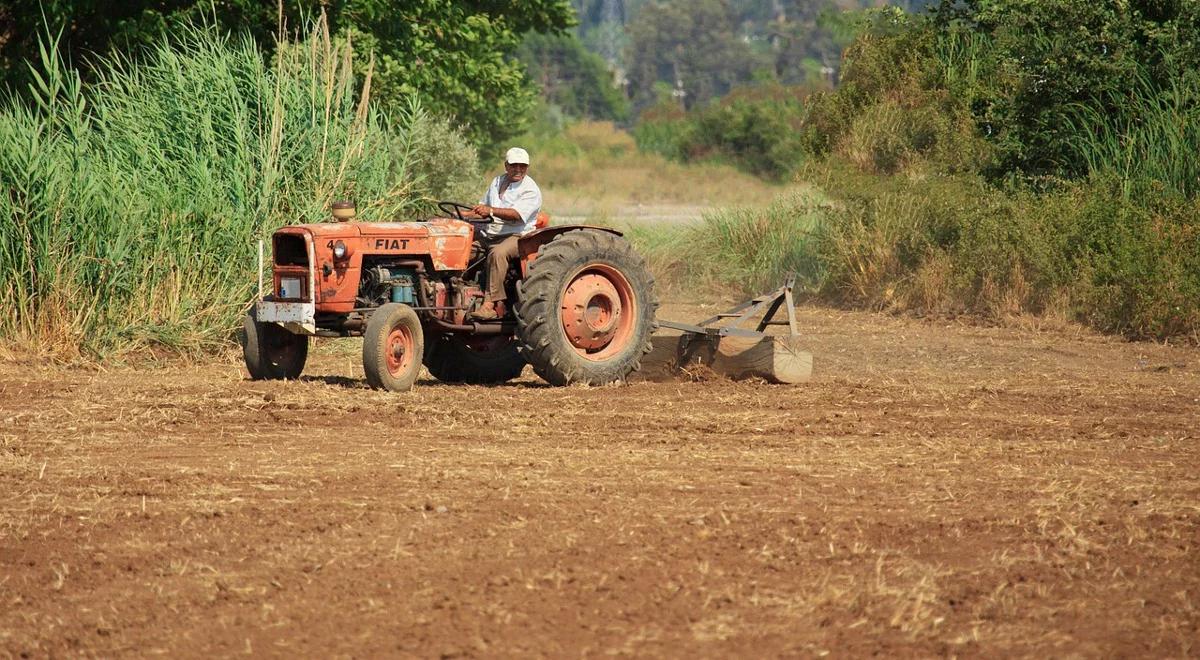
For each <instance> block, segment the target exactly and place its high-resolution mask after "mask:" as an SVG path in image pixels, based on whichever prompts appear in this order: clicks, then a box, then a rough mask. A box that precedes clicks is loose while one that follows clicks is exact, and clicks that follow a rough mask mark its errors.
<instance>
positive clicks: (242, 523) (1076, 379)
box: [0, 305, 1200, 657]
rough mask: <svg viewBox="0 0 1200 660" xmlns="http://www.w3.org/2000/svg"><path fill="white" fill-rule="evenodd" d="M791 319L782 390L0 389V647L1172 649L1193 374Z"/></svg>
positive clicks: (332, 368)
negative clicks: (797, 346) (801, 347)
mask: <svg viewBox="0 0 1200 660" xmlns="http://www.w3.org/2000/svg"><path fill="white" fill-rule="evenodd" d="M711 311H713V310H712V309H711V308H707V309H700V308H698V307H696V306H678V305H677V306H673V307H667V308H666V309H665V310H664V313H663V316H665V317H669V318H675V319H679V320H689V319H695V318H700V317H703V316H705V315H707V313H709V312H711ZM800 318H801V322H802V326H803V328H804V331H805V333H806V334H807V335H808V336H809V338H810V348H811V350H812V352H813V354H814V365H815V370H814V380H813V382H811V383H809V384H807V385H803V386H794V387H788V386H773V385H768V384H765V383H760V382H738V383H734V382H728V381H724V380H720V379H715V378H712V377H704V376H703V375H699V374H698V375H697V378H698V380H694V381H689V380H682V381H680V382H673V383H665V384H663V383H657V384H654V383H641V384H630V385H626V386H613V387H596V388H585V387H567V388H549V387H545V386H543V385H542V384H541V383H540V381H538V380H537V379H536V378H535V377H533V376H532V375H527V376H525V377H523V378H522V379H521V380H520V381H519V382H516V383H513V384H509V385H506V386H500V387H492V388H485V387H469V386H457V385H455V386H448V385H441V384H438V383H436V382H432V381H428V382H423V383H422V384H421V385H420V386H419V387H418V389H417V390H416V391H414V392H412V393H409V394H390V393H382V392H375V391H371V390H368V389H366V388H365V385H364V382H363V380H362V370H361V367H360V366H359V365H358V364H357V361H358V360H357V357H356V353H355V351H356V350H357V345H356V344H353V343H349V344H346V342H336V343H335V342H331V343H329V344H327V345H323V346H321V347H319V348H318V350H317V351H316V354H315V355H314V356H313V357H312V359H311V360H310V363H309V367H308V368H307V369H306V372H305V373H306V376H305V377H304V378H303V380H301V381H299V382H251V381H249V380H247V379H246V377H245V375H244V371H243V370H242V368H241V366H240V363H239V362H238V359H237V357H236V356H234V355H232V353H231V355H230V356H229V358H228V359H226V360H224V361H223V362H221V363H217V364H206V365H201V366H180V365H165V366H159V367H154V368H146V367H143V368H121V369H109V370H95V369H92V370H88V369H72V368H64V367H49V366H44V365H39V364H33V363H20V362H10V363H5V364H3V365H0V656H2V655H12V656H26V655H28V656H34V657H40V656H47V655H50V656H64V655H96V656H106V657H107V656H124V655H137V656H143V655H155V654H163V655H183V656H203V655H210V654H220V655H236V654H242V653H245V654H255V655H271V656H294V655H297V654H301V653H303V654H304V655H308V656H315V657H323V656H329V655H335V656H360V657H370V656H379V655H417V656H446V657H451V656H495V655H501V656H530V655H533V656H540V655H553V656H560V655H567V656H578V655H608V654H632V655H654V656H660V655H667V656H695V655H700V656H708V657H726V656H729V655H732V654H737V655H740V656H745V657H761V656H779V655H786V656H808V655H818V656H819V655H825V654H827V653H829V654H832V655H834V656H845V655H853V656H859V655H868V654H886V655H904V656H929V655H981V654H982V655H997V654H1004V655H1012V654H1019V655H1026V654H1028V655H1037V656H1057V657H1062V656H1073V655H1076V656H1098V655H1105V656H1149V657H1161V656H1187V655H1194V654H1196V653H1197V652H1198V651H1200V630H1198V628H1197V626H1198V623H1200V611H1198V608H1200V351H1198V350H1197V349H1195V348H1183V347H1164V346H1159V345H1154V344H1136V343H1127V342H1123V341H1120V340H1117V339H1111V338H1103V337H1097V336H1094V335H1090V334H1087V333H1083V332H1074V331H1071V330H1062V329H1057V330H1039V329H1036V328H1032V329H1020V328H1003V329H1001V328H983V327H973V326H970V325H961V324H957V323H953V322H946V321H941V322H930V321H919V320H905V319H896V318H891V317H887V316H880V315H869V314H858V313H842V312H833V311H829V310H820V309H807V308H802V309H801V310H800ZM339 344H345V346H342V347H339Z"/></svg>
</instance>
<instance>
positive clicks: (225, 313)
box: [0, 24, 475, 358]
mask: <svg viewBox="0 0 1200 660" xmlns="http://www.w3.org/2000/svg"><path fill="white" fill-rule="evenodd" d="M312 30H313V31H312V33H311V34H310V35H309V37H308V39H307V40H306V41H303V42H300V43H290V44H283V45H281V46H280V48H279V49H278V51H277V56H276V57H275V59H274V62H272V63H270V64H268V63H267V62H266V61H265V60H264V56H263V54H262V53H261V52H260V51H259V50H258V49H257V48H256V47H255V46H254V45H253V43H252V42H250V40H249V39H237V38H231V37H229V36H226V35H222V34H218V33H216V32H214V31H212V30H208V29H201V28H196V29H193V30H190V31H187V32H185V33H184V34H182V35H179V36H177V37H176V38H175V39H174V40H173V41H172V43H170V44H166V43H164V44H161V45H159V46H158V47H157V48H155V49H154V50H153V51H152V52H150V53H147V54H146V55H145V56H144V57H141V58H139V59H138V60H137V61H131V60H128V59H124V58H121V57H119V56H118V57H113V58H111V59H108V60H106V61H102V62H101V63H100V64H99V65H98V66H97V67H95V70H96V71H97V72H98V80H96V82H95V83H94V84H90V85H87V86H85V85H83V84H81V83H80V79H79V76H78V75H77V73H76V72H75V71H73V70H72V69H70V68H68V67H67V66H66V65H65V64H64V63H63V62H62V60H61V59H59V57H58V55H57V51H56V48H55V45H54V44H53V43H51V44H49V45H48V46H46V47H44V48H43V51H42V53H41V54H40V55H41V57H40V62H38V63H37V64H36V67H35V71H36V72H37V83H36V85H35V86H34V89H33V95H32V96H33V102H32V103H26V102H23V101H22V100H20V99H18V98H17V97H16V96H10V97H9V98H7V99H5V100H4V101H3V102H2V103H0V181H3V182H4V185H5V187H6V188H7V189H8V190H7V193H8V194H6V195H0V218H2V219H3V220H4V221H3V224H0V282H2V284H0V307H2V308H3V309H5V310H6V313H5V314H4V315H2V316H0V339H2V340H5V341H7V342H9V343H10V344H18V345H23V346H25V347H28V348H29V349H31V350H35V351H37V352H42V353H50V354H53V355H56V356H59V357H65V358H71V357H76V356H81V355H83V356H104V355H113V354H126V355H138V354H142V353H144V352H145V351H146V350H151V349H157V348H162V347H165V348H168V349H170V350H172V351H183V352H189V351H196V350H203V349H207V348H211V347H215V346H218V345H224V344H225V343H226V342H228V341H229V339H230V338H231V337H232V335H233V329H234V328H235V327H236V326H237V325H238V323H239V316H240V314H241V312H242V310H243V309H244V307H245V305H246V304H247V303H248V301H249V300H250V298H251V294H252V293H253V289H254V287H255V284H256V279H257V278H256V274H255V268H256V262H257V254H256V250H257V248H256V243H257V241H258V240H259V239H261V238H264V237H266V236H268V235H269V234H270V232H272V231H273V230H274V229H275V228H276V227H277V226H279V225H282V224H287V223H295V222H313V221H321V220H324V219H326V217H327V215H328V211H327V209H328V207H329V204H330V202H331V201H333V200H335V199H339V198H350V199H355V200H357V201H358V205H359V209H360V214H361V215H362V216H363V217H365V218H372V219H389V218H394V217H398V216H399V217H403V216H406V215H409V214H413V213H415V212H417V211H418V210H419V209H420V208H422V206H423V205H424V204H425V203H426V202H427V199H428V197H430V196H435V195H440V194H443V193H445V192H446V191H447V189H455V188H461V187H462V186H463V184H464V183H465V178H466V177H470V178H471V180H472V181H473V179H474V177H473V176H471V174H472V170H473V169H474V162H475V154H474V151H473V150H472V149H471V148H470V147H468V146H466V145H465V143H464V142H463V141H462V139H461V138H459V137H458V136H457V135H456V134H455V133H454V132H453V131H451V130H449V129H448V128H447V127H446V126H445V125H443V124H440V123H438V122H436V121H434V120H432V119H431V118H430V117H428V116H427V115H426V114H425V113H424V112H422V111H421V109H420V107H419V106H418V105H417V104H416V103H414V104H413V105H412V106H411V107H410V108H409V109H408V111H407V112H404V113H402V114H400V115H399V116H396V117H384V116H382V115H381V114H379V113H378V112H376V111H375V110H374V109H373V107H372V106H371V104H370V103H369V96H370V92H369V90H370V73H369V67H367V70H368V73H367V75H366V76H365V79H363V80H356V78H355V76H354V74H353V72H352V64H353V61H354V60H353V58H354V54H353V52H352V50H351V49H350V46H349V45H348V44H338V43H335V42H333V41H332V40H331V39H330V36H329V34H328V33H327V31H326V27H325V26H324V25H323V24H317V25H314V26H313V28H312ZM431 174H432V175H431ZM9 310H11V313H8V311H9Z"/></svg>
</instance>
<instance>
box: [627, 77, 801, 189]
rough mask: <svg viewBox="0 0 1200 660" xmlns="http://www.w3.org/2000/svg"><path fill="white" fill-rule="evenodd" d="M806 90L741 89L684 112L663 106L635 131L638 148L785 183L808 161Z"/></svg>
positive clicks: (775, 87)
mask: <svg viewBox="0 0 1200 660" xmlns="http://www.w3.org/2000/svg"><path fill="white" fill-rule="evenodd" d="M805 95H806V91H805V90H804V89H802V88H792V87H784V86H782V85H778V84H767V85H760V86H750V87H741V88H737V89H735V90H734V91H733V92H732V93H730V94H729V95H727V96H725V97H723V98H721V99H717V100H715V101H713V102H712V103H709V104H707V105H705V106H703V107H701V108H700V109H697V110H693V111H691V112H687V113H684V112H682V111H679V110H675V109H674V108H673V106H672V105H671V104H670V103H669V102H667V103H660V104H659V105H658V106H655V107H654V108H652V109H651V110H649V111H647V112H646V113H645V114H643V116H642V118H641V121H640V122H639V123H638V125H637V127H636V128H635V129H634V136H635V137H636V139H637V143H638V146H639V147H640V148H641V149H643V150H645V151H651V152H654V153H659V154H662V155H664V156H666V157H668V158H672V159H676V160H681V161H694V160H716V161H719V162H727V163H730V164H732V165H734V166H736V167H737V168H738V169H741V170H742V171H745V172H749V173H751V174H754V175H755V176H759V177H762V178H764V179H768V180H773V181H781V180H784V179H786V178H788V177H789V176H790V175H791V174H793V173H794V172H795V171H796V169H797V168H798V167H799V165H800V163H801V162H802V160H803V157H804V149H803V144H802V142H801V139H800V135H799V129H800V125H801V118H802V116H803V106H802V99H803V98H804V96H805Z"/></svg>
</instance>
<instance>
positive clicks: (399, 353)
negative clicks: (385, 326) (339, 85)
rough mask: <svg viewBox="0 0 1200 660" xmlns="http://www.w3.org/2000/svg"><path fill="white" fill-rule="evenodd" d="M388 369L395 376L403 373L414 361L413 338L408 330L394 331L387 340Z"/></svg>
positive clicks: (396, 329)
mask: <svg viewBox="0 0 1200 660" xmlns="http://www.w3.org/2000/svg"><path fill="white" fill-rule="evenodd" d="M387 342H388V343H387V368H388V371H390V372H391V373H392V374H393V375H395V374H400V373H403V372H404V371H405V370H406V369H408V366H409V363H410V362H411V361H412V355H411V350H410V349H411V348H412V343H413V341H412V337H411V336H410V335H409V333H408V331H407V329H406V328H403V327H399V328H395V329H393V330H392V331H391V332H390V333H389V334H388V338H387Z"/></svg>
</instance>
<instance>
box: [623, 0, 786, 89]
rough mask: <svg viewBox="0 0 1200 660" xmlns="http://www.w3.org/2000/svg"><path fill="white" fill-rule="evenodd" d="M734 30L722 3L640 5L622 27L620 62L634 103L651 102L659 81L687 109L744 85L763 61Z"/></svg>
mask: <svg viewBox="0 0 1200 660" xmlns="http://www.w3.org/2000/svg"><path fill="white" fill-rule="evenodd" d="M738 26H739V21H738V16H737V14H736V13H735V12H734V11H733V8H732V6H731V4H730V3H729V2H728V1H727V0H667V1H665V2H653V3H648V4H646V5H645V6H644V7H642V9H641V10H640V11H639V12H638V15H637V20H635V21H633V22H632V23H630V24H629V26H628V30H629V40H630V44H629V50H628V51H627V54H626V58H625V60H626V64H627V66H628V69H629V70H628V76H629V86H630V93H631V95H632V97H633V102H634V105H635V106H637V107H639V108H645V107H647V106H649V105H651V104H653V103H654V102H655V100H656V98H655V91H654V86H655V83H657V82H660V81H661V82H666V83H668V84H670V85H673V86H674V87H675V89H676V93H677V94H678V95H680V96H681V97H682V100H683V104H684V106H685V107H688V108H691V107H694V106H695V105H697V104H700V103H704V102H705V101H707V100H709V99H712V98H716V97H718V96H722V95H724V94H726V93H727V92H728V91H729V90H730V89H732V88H733V86H734V85H736V84H738V83H740V82H746V81H749V80H750V79H751V78H752V74H753V72H754V70H755V69H756V68H760V67H762V66H764V64H765V63H764V62H763V61H762V60H761V59H760V58H756V57H755V56H754V54H753V53H752V52H751V50H750V47H749V45H748V44H747V42H746V41H745V40H744V39H743V38H742V35H741V34H740V33H739V30H738Z"/></svg>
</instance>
